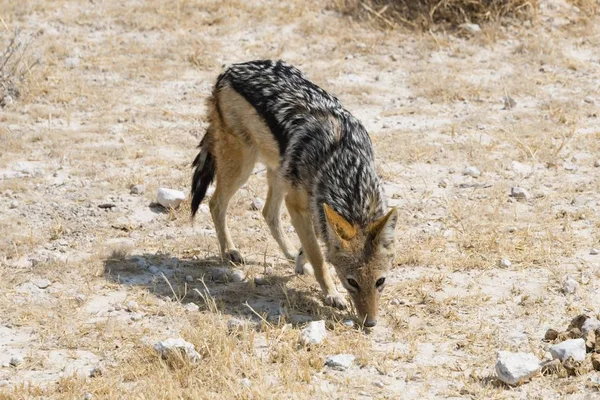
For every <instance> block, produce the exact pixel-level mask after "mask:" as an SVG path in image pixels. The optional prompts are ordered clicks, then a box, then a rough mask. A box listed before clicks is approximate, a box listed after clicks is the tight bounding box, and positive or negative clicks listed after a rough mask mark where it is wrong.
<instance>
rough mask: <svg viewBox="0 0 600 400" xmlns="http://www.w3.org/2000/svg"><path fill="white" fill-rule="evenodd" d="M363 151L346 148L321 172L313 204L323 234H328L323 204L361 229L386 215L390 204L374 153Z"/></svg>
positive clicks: (315, 188) (317, 176)
mask: <svg viewBox="0 0 600 400" xmlns="http://www.w3.org/2000/svg"><path fill="white" fill-rule="evenodd" d="M369 145H370V143H369ZM362 150H363V149H360V148H358V147H356V146H355V145H353V144H344V145H342V146H340V147H339V148H338V149H336V151H335V152H334V153H333V154H332V156H331V158H330V159H329V160H328V162H326V163H324V164H323V165H322V166H321V167H320V168H319V171H318V173H317V175H316V182H315V185H314V186H313V188H314V189H313V193H312V194H313V196H312V197H313V198H312V200H313V207H314V211H316V212H317V214H318V223H319V225H320V226H319V229H320V230H321V233H325V230H326V229H325V215H324V212H323V203H326V204H328V205H329V206H330V207H332V208H333V209H334V210H335V211H336V212H337V213H339V214H340V215H341V216H342V217H344V218H345V219H346V220H347V221H348V222H350V223H352V224H354V225H356V226H358V227H360V228H366V227H367V226H368V225H369V224H370V223H372V222H373V221H375V220H377V219H379V218H381V217H382V216H383V215H384V214H385V211H386V209H387V202H386V198H385V194H384V192H383V185H382V183H381V179H380V178H379V176H378V175H377V172H376V170H375V163H374V161H373V158H372V152H371V151H368V152H365V151H362ZM369 150H370V148H369Z"/></svg>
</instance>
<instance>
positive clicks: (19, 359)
mask: <svg viewBox="0 0 600 400" xmlns="http://www.w3.org/2000/svg"><path fill="white" fill-rule="evenodd" d="M23 361H24V359H23V356H14V357H12V358H11V359H10V362H9V364H10V366H11V367H18V366H19V365H21V364H23Z"/></svg>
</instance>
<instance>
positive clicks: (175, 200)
mask: <svg viewBox="0 0 600 400" xmlns="http://www.w3.org/2000/svg"><path fill="white" fill-rule="evenodd" d="M184 200H185V193H183V192H182V191H181V190H175V189H167V188H159V189H158V191H157V192H156V202H157V203H158V204H160V205H161V206H163V207H164V208H177V207H179V205H180V204H181V203H182V202H183V201H184Z"/></svg>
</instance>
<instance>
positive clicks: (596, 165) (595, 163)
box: [594, 160, 600, 168]
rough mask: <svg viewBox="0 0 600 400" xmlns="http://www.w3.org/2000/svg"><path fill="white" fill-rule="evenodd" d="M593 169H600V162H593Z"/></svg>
mask: <svg viewBox="0 0 600 400" xmlns="http://www.w3.org/2000/svg"><path fill="white" fill-rule="evenodd" d="M594 167H596V168H600V160H596V161H594Z"/></svg>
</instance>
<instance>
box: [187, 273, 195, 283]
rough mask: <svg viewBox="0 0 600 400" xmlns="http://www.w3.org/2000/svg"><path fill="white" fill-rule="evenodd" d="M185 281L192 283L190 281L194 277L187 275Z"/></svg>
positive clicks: (192, 280)
mask: <svg viewBox="0 0 600 400" xmlns="http://www.w3.org/2000/svg"><path fill="white" fill-rule="evenodd" d="M185 281H186V282H187V283H192V282H194V277H193V276H191V275H187V276H186V277H185Z"/></svg>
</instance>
